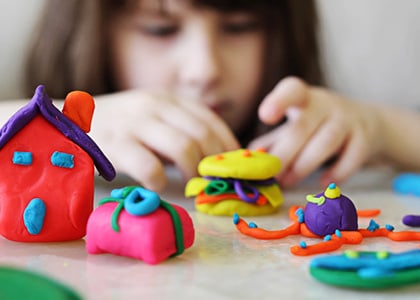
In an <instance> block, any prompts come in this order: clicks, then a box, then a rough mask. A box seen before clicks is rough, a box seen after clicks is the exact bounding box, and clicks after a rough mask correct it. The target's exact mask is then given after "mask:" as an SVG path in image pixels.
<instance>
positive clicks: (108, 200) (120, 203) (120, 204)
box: [99, 197, 124, 232]
mask: <svg viewBox="0 0 420 300" xmlns="http://www.w3.org/2000/svg"><path fill="white" fill-rule="evenodd" d="M111 202H118V205H117V207H116V208H115V210H114V212H113V213H112V217H111V226H112V229H113V230H114V231H116V232H119V231H120V226H119V225H118V217H119V216H120V212H121V210H122V209H123V208H124V199H119V198H111V197H110V198H104V199H102V200H100V201H99V205H102V204H105V203H111Z"/></svg>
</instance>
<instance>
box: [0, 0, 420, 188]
mask: <svg viewBox="0 0 420 300" xmlns="http://www.w3.org/2000/svg"><path fill="white" fill-rule="evenodd" d="M316 25H317V15H316V6H315V4H314V3H313V1H309V0H275V1H273V0H259V1H254V0H231V1H225V0H160V1H156V0H133V1H128V0H126V1H122V0H120V1H118V0H91V1H84V0H73V1H64V2H63V1H59V0H49V1H47V5H46V8H45V14H44V16H43V18H41V24H40V26H39V28H38V31H37V32H38V34H37V35H35V38H34V44H33V48H32V50H31V51H30V56H29V60H28V69H27V87H28V96H30V95H31V94H32V93H33V90H34V88H35V86H36V85H38V84H44V85H45V86H46V88H47V92H48V94H49V95H50V96H51V97H52V98H55V99H57V98H63V97H64V96H65V95H66V94H67V92H69V91H71V90H75V89H79V90H85V91H87V92H90V93H92V94H93V95H94V96H95V98H96V106H97V107H96V110H95V117H94V123H93V127H92V133H91V134H92V137H93V138H94V140H95V141H96V142H97V143H98V144H99V145H100V146H101V148H102V149H103V150H104V152H105V153H106V154H107V155H108V156H109V158H110V160H111V161H112V162H113V164H114V166H115V167H116V168H117V170H119V171H120V172H124V173H126V174H128V175H130V176H131V177H133V178H134V179H135V180H137V181H139V182H141V183H142V184H144V185H145V186H146V187H148V188H150V189H153V190H157V191H159V190H161V189H162V188H163V187H164V186H165V183H166V177H165V172H164V165H165V164H167V163H170V164H174V165H175V166H176V167H177V168H178V169H179V170H180V171H181V172H182V174H183V175H184V177H185V178H186V179H188V178H190V177H191V176H194V175H196V170H197V164H198V162H199V161H200V160H201V159H202V158H203V157H204V156H206V155H210V154H214V153H218V152H222V151H227V150H233V149H235V148H238V147H241V146H242V147H248V148H257V147H263V148H266V149H267V150H268V151H269V152H271V153H272V154H274V155H277V156H278V157H279V158H280V159H281V160H282V163H283V171H282V172H281V173H280V174H279V175H278V179H279V180H280V183H281V184H282V185H283V186H290V185H293V184H296V183H297V182H299V181H300V180H302V179H303V178H305V177H306V176H308V175H309V174H311V173H312V172H313V171H315V170H317V169H319V168H320V166H323V165H324V164H325V162H326V161H332V163H331V164H328V167H327V168H326V169H325V171H324V172H323V175H322V176H321V184H323V185H326V184H327V183H329V182H331V181H334V182H337V183H340V182H342V181H344V180H345V179H347V178H349V176H351V175H352V174H354V173H355V172H356V171H357V170H358V169H359V168H360V167H361V166H363V165H365V164H366V163H368V162H370V161H372V160H373V159H378V158H382V159H386V161H387V162H390V163H393V164H396V165H398V166H400V167H405V168H408V167H410V168H413V169H416V170H420V157H419V156H418V155H417V151H416V150H418V149H420V140H419V139H414V138H413V137H414V136H415V133H417V132H419V130H420V117H419V115H418V114H417V113H413V112H406V111H399V110H397V109H395V108H389V107H380V106H374V105H370V104H369V105H368V104H363V103H361V102H357V101H354V100H353V101H352V100H348V99H345V98H343V97H341V96H339V95H336V94H334V93H333V92H331V91H329V90H327V89H325V88H322V87H321V86H322V85H323V78H322V72H321V68H320V63H319V58H318V56H319V53H318V43H317V27H316ZM1 105H9V107H10V105H12V104H11V103H3V104H1ZM16 105H17V104H16ZM5 111H6V110H3V109H0V117H1V120H5V119H6V118H7V116H4V115H3V114H4V112H5ZM332 158H333V159H332Z"/></svg>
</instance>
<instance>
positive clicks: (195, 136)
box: [92, 90, 239, 191]
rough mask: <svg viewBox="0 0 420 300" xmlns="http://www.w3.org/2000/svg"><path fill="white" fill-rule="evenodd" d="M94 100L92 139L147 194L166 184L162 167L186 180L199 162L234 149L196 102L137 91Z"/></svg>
mask: <svg viewBox="0 0 420 300" xmlns="http://www.w3.org/2000/svg"><path fill="white" fill-rule="evenodd" d="M95 99H96V109H95V115H94V118H93V124H92V125H93V128H92V137H93V139H94V140H95V141H96V142H97V144H98V145H99V146H100V147H101V148H102V149H103V151H104V153H105V154H106V155H107V156H108V158H109V159H110V160H111V162H112V163H113V164H114V167H115V168H116V169H117V171H121V172H124V173H126V174H128V175H130V176H131V177H132V178H134V179H135V180H137V181H139V182H141V183H142V184H143V185H144V186H145V187H147V188H150V189H152V190H156V191H160V190H162V189H163V187H164V186H165V184H166V176H165V171H164V162H169V163H173V164H174V165H175V166H176V167H177V168H178V169H179V170H180V171H181V172H182V174H183V175H184V177H185V179H188V178H190V177H192V176H194V175H196V174H197V165H198V163H199V161H200V160H201V159H202V158H203V157H204V156H207V155H210V154H215V153H218V152H223V151H228V150H233V149H236V148H238V147H239V144H238V142H237V141H236V139H235V137H234V135H233V133H232V132H231V131H230V129H229V128H228V127H227V126H226V125H225V123H224V122H223V121H222V120H221V119H220V118H219V117H218V116H217V115H216V114H214V113H213V112H212V111H211V110H210V109H208V108H207V107H205V106H203V105H202V104H200V103H198V102H197V101H189V100H188V99H177V98H175V97H172V96H168V95H152V94H147V93H144V92H140V91H138V90H131V91H125V92H120V93H115V94H112V95H105V96H98V97H95Z"/></svg>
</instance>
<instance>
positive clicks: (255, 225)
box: [248, 222, 258, 228]
mask: <svg viewBox="0 0 420 300" xmlns="http://www.w3.org/2000/svg"><path fill="white" fill-rule="evenodd" d="M248 227H249V228H258V226H257V224H255V223H254V222H249V224H248Z"/></svg>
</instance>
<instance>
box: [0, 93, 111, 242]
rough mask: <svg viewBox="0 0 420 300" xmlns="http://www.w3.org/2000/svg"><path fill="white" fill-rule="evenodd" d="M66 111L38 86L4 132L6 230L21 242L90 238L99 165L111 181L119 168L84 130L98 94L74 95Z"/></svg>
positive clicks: (0, 180)
mask: <svg viewBox="0 0 420 300" xmlns="http://www.w3.org/2000/svg"><path fill="white" fill-rule="evenodd" d="M64 106H65V110H64V112H63V113H62V112H60V111H59V110H58V109H57V108H56V107H55V106H54V105H53V103H52V100H51V99H50V98H49V97H48V95H47V94H46V92H45V88H44V87H43V86H38V87H37V89H36V91H35V95H34V96H33V98H32V100H31V101H30V102H29V103H28V104H27V105H26V106H24V107H23V108H21V109H20V110H19V111H18V112H17V113H15V114H14V115H13V116H12V117H11V118H10V119H9V120H8V121H7V123H6V124H5V125H4V126H3V127H2V128H1V130H0V170H1V172H0V208H1V209H0V234H1V235H3V236H4V237H6V238H7V239H10V240H14V241H20V242H58V241H67V240H75V239H80V238H82V237H83V236H85V233H86V224H87V220H88V218H89V215H90V213H91V212H92V210H93V196H94V175H95V174H94V167H95V166H96V168H97V169H98V171H99V173H100V175H102V176H103V177H104V178H105V179H106V180H112V179H113V178H114V177H115V170H114V168H113V166H112V165H111V163H110V162H109V161H108V159H107V158H106V157H105V155H104V154H103V153H102V152H101V150H100V149H99V148H98V146H97V145H96V144H95V142H93V140H92V139H91V138H90V137H89V136H88V135H87V134H86V132H85V131H84V130H83V129H85V130H88V129H89V128H90V123H91V118H92V113H93V109H94V102H93V98H92V97H91V96H90V95H89V94H88V93H85V92H80V91H74V92H71V93H69V95H68V96H67V98H66V100H65V104H64Z"/></svg>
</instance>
